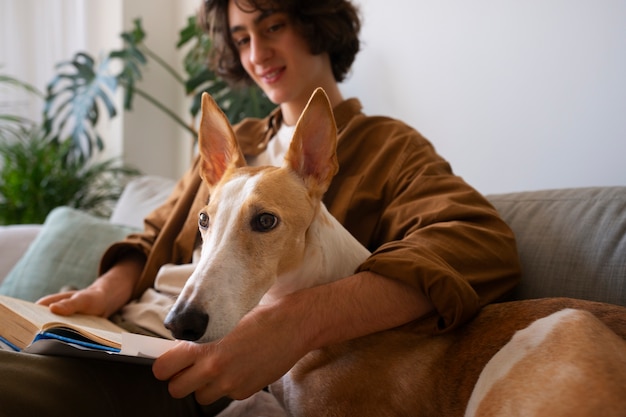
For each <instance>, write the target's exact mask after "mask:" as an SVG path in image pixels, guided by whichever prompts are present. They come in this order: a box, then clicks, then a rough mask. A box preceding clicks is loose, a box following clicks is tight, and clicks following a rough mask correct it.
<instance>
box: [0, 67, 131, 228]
mask: <svg viewBox="0 0 626 417" xmlns="http://www.w3.org/2000/svg"><path fill="white" fill-rule="evenodd" d="M0 84H2V85H5V86H13V87H16V88H22V89H24V90H26V91H29V92H31V93H33V94H36V95H38V96H41V97H43V95H42V94H41V93H40V92H39V91H37V89H35V88H34V87H32V86H30V85H28V84H26V83H23V82H21V81H19V80H17V79H15V78H12V77H8V76H0ZM73 146H74V143H73V142H71V141H53V140H50V139H49V138H48V137H47V136H46V134H45V132H44V130H43V129H42V127H41V126H40V125H38V124H37V123H36V122H34V121H32V120H29V119H27V118H24V117H20V116H17V115H14V114H11V113H3V114H0V224H16V223H43V221H44V220H45V218H46V216H47V214H48V213H49V212H50V211H51V210H52V209H54V208H55V207H57V206H61V205H66V206H70V207H75V208H79V209H82V210H85V211H88V212H91V213H92V214H95V215H100V216H108V215H109V214H110V210H111V206H112V203H113V202H114V201H116V200H117V199H118V198H119V195H120V194H121V192H122V188H123V185H124V184H125V182H126V179H127V178H128V177H130V176H132V175H135V174H138V171H137V170H135V169H132V168H130V167H127V166H124V165H122V164H120V163H119V161H117V160H116V159H108V160H105V161H96V160H95V159H94V158H88V159H84V158H75V157H74V155H75V153H74V152H73V151H72V149H73Z"/></svg>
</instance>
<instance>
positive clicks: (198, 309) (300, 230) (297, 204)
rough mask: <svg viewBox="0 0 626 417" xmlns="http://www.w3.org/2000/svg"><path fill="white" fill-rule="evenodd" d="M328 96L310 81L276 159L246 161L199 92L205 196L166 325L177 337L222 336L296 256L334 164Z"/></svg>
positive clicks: (216, 111) (299, 256) (288, 269)
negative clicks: (192, 263)
mask: <svg viewBox="0 0 626 417" xmlns="http://www.w3.org/2000/svg"><path fill="white" fill-rule="evenodd" d="M336 144H337V135H336V127H335V121H334V117H333V114H332V109H331V107H330V103H329V101H328V98H327V96H326V94H325V93H324V91H323V90H322V89H317V90H316V91H315V92H314V93H313V95H312V96H311V99H310V100H309V103H308V104H307V106H306V108H305V110H304V111H303V113H302V115H301V116H300V119H299V120H298V123H297V125H296V128H295V131H294V135H293V138H292V142H291V145H290V148H289V150H288V152H287V154H286V156H285V161H284V164H283V166H282V167H247V166H246V163H245V159H244V157H243V154H242V152H241V149H240V148H239V145H238V143H237V140H236V138H235V134H234V132H233V130H232V128H231V126H230V124H229V122H228V119H227V118H226V116H225V115H224V113H223V112H222V111H221V110H220V109H219V107H218V106H217V104H216V103H215V102H214V101H213V99H212V98H211V97H210V96H209V95H208V94H206V93H205V94H204V95H203V97H202V120H201V123H200V133H199V147H200V154H201V158H202V161H201V164H202V165H201V176H202V179H203V180H204V182H205V183H206V184H207V185H208V187H209V189H210V195H211V197H210V201H209V203H208V205H207V206H205V207H204V208H203V209H202V211H201V212H200V213H199V216H198V226H199V229H200V232H201V234H202V241H203V243H202V251H201V256H200V261H199V263H198V265H197V267H196V269H195V271H194V273H193V274H192V275H191V277H190V278H189V280H188V281H187V283H186V284H185V287H184V288H183V291H182V292H181V294H180V296H179V297H178V299H177V300H176V303H175V304H174V306H173V307H172V309H171V311H170V312H169V314H168V316H167V318H166V320H165V325H166V327H167V328H168V329H169V330H170V331H171V332H172V334H173V335H174V337H176V338H177V339H185V340H194V341H198V342H208V341H211V340H215V339H218V338H221V337H223V336H224V335H225V334H226V333H228V332H229V331H230V330H231V329H232V328H233V327H234V326H235V325H236V324H237V322H239V320H240V319H241V318H242V317H243V316H244V315H245V314H246V313H247V312H249V311H250V310H251V309H252V308H254V307H255V306H256V305H258V303H259V302H260V301H261V299H262V298H263V297H264V296H265V295H266V294H267V293H268V291H270V290H271V288H272V287H273V286H274V285H276V284H277V277H279V276H281V275H284V274H286V273H289V272H292V271H295V270H297V268H298V267H299V265H300V264H301V262H302V261H303V257H304V252H305V247H306V242H307V232H308V229H309V225H310V224H311V222H312V220H313V218H314V216H315V214H316V211H317V210H318V209H319V205H320V200H321V198H322V196H323V194H324V192H325V191H326V189H327V188H328V186H329V185H330V182H331V180H332V178H333V176H334V175H335V173H336V172H337V169H338V164H337V158H336V155H335V149H336Z"/></svg>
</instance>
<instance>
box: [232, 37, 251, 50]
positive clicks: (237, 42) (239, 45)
mask: <svg viewBox="0 0 626 417" xmlns="http://www.w3.org/2000/svg"><path fill="white" fill-rule="evenodd" d="M233 42H234V43H235V46H236V47H237V48H242V47H244V46H246V45H247V44H248V43H250V38H239V39H233Z"/></svg>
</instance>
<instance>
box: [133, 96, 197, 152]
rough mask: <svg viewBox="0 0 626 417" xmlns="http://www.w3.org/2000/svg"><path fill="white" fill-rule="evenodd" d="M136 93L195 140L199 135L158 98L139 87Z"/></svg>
mask: <svg viewBox="0 0 626 417" xmlns="http://www.w3.org/2000/svg"><path fill="white" fill-rule="evenodd" d="M125 87H126V86H125ZM134 91H135V93H137V94H138V95H140V96H141V97H143V98H144V99H145V100H147V101H148V102H150V103H152V104H153V105H154V106H155V107H156V108H158V109H159V110H161V111H162V112H163V113H165V114H167V115H168V116H169V117H171V118H172V119H173V120H174V121H175V122H176V123H178V124H179V125H180V126H181V127H183V128H184V129H185V130H186V131H187V132H189V133H190V134H191V135H192V136H193V138H194V140H195V138H196V136H197V135H198V132H196V131H195V129H194V128H193V127H191V126H189V125H188V124H187V123H185V121H184V120H183V119H181V118H180V117H178V115H177V114H176V113H174V112H173V111H171V110H170V109H168V108H167V107H165V106H164V105H163V104H161V102H160V101H158V100H157V99H156V98H154V97H153V96H151V95H150V94H148V93H146V92H145V91H143V90H141V89H139V88H137V87H135V89H134Z"/></svg>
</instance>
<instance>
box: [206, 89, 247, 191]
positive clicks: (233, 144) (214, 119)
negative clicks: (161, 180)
mask: <svg viewBox="0 0 626 417" xmlns="http://www.w3.org/2000/svg"><path fill="white" fill-rule="evenodd" d="M198 146H199V148H200V156H201V157H202V162H201V163H202V165H201V168H200V176H201V177H202V179H203V180H204V181H205V182H206V183H207V184H208V185H209V186H210V187H213V186H215V184H217V183H218V182H219V180H220V179H221V178H222V176H223V175H224V172H226V170H227V169H229V168H236V167H240V166H245V165H246V161H245V159H244V157H243V154H242V152H241V149H240V148H239V144H238V143H237V139H236V137H235V133H234V132H233V129H232V127H231V126H230V122H229V121H228V118H227V117H226V115H225V114H224V112H223V111H222V109H220V108H219V106H218V105H217V103H216V102H215V100H213V98H212V97H211V96H210V95H209V94H208V93H203V94H202V115H201V119H200V131H199V134H198Z"/></svg>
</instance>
